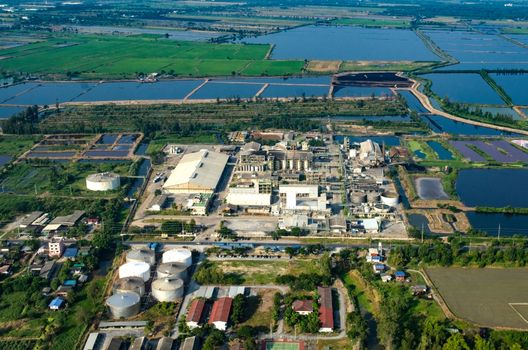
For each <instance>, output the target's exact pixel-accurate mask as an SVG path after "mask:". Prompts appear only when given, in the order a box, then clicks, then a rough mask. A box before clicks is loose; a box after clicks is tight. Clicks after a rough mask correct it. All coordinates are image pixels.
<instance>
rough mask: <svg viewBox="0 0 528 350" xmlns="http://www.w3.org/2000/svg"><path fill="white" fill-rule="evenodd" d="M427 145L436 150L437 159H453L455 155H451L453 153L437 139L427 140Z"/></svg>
mask: <svg viewBox="0 0 528 350" xmlns="http://www.w3.org/2000/svg"><path fill="white" fill-rule="evenodd" d="M427 145H428V146H429V147H431V148H432V149H433V151H435V152H436V154H437V155H438V159H440V160H453V159H455V157H453V153H451V151H449V150H448V149H447V148H445V147H444V146H442V144H441V143H440V142H438V141H427Z"/></svg>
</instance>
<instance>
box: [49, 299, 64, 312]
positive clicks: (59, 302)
mask: <svg viewBox="0 0 528 350" xmlns="http://www.w3.org/2000/svg"><path fill="white" fill-rule="evenodd" d="M63 305H64V299H62V298H60V297H56V298H55V299H53V300H52V301H51V303H49V308H50V310H59V309H60V308H61V307H62V306H63Z"/></svg>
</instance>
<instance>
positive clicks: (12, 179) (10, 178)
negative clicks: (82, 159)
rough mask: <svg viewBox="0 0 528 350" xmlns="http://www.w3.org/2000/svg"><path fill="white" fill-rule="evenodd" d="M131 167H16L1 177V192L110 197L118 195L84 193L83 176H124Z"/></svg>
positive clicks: (30, 165)
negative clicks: (105, 173)
mask: <svg viewBox="0 0 528 350" xmlns="http://www.w3.org/2000/svg"><path fill="white" fill-rule="evenodd" d="M130 164H131V163H130V162H126V163H64V164H54V163H52V164H50V165H34V164H26V163H18V164H17V165H15V166H14V167H13V168H12V169H10V170H9V171H8V172H7V174H5V175H4V176H3V177H2V179H1V180H0V183H1V185H2V187H3V188H4V190H6V191H12V192H14V193H17V194H34V193H35V190H36V191H37V194H42V193H46V192H48V193H53V194H57V195H70V194H72V195H83V196H90V197H109V196H115V195H117V193H118V192H117V191H115V192H92V191H88V190H86V176H88V175H89V174H93V173H99V172H104V171H113V172H116V173H118V174H121V175H127V172H128V169H129V167H130ZM70 190H71V192H70Z"/></svg>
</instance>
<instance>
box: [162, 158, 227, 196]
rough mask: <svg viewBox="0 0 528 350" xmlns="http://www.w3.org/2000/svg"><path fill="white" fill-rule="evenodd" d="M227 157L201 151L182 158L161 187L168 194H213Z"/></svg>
mask: <svg viewBox="0 0 528 350" xmlns="http://www.w3.org/2000/svg"><path fill="white" fill-rule="evenodd" d="M228 160H229V156H227V155H225V154H222V153H218V152H211V151H208V150H205V149H202V150H200V151H198V152H195V153H189V154H186V155H184V156H183V157H182V159H181V160H180V162H179V163H178V165H177V166H176V168H175V169H174V170H173V171H172V172H171V174H170V176H169V178H168V179H167V181H166V182H165V184H164V185H163V189H164V190H165V191H167V192H170V193H213V192H214V191H215V190H216V187H217V186H218V183H219V182H220V179H221V177H222V173H223V172H224V169H225V167H226V165H227V161H228Z"/></svg>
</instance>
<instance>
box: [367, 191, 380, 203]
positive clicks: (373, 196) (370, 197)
mask: <svg viewBox="0 0 528 350" xmlns="http://www.w3.org/2000/svg"><path fill="white" fill-rule="evenodd" d="M378 200H379V193H378V192H376V191H368V192H367V201H368V202H369V203H376V202H377V201H378Z"/></svg>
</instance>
